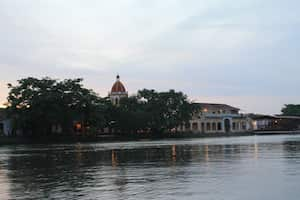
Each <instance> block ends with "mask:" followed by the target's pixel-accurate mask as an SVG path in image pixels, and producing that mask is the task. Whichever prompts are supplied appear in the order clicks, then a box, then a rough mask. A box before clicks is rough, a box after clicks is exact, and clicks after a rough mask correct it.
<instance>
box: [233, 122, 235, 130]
mask: <svg viewBox="0 0 300 200" xmlns="http://www.w3.org/2000/svg"><path fill="white" fill-rule="evenodd" d="M235 129H236V123H235V122H232V130H235Z"/></svg>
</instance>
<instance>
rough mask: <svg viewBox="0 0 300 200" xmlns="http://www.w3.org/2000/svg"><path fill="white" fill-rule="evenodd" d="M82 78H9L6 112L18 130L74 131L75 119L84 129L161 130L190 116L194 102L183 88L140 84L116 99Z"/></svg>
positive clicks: (34, 132)
mask: <svg viewBox="0 0 300 200" xmlns="http://www.w3.org/2000/svg"><path fill="white" fill-rule="evenodd" d="M82 81H83V79H80V78H79V79H65V80H56V79H52V78H49V77H46V78H42V79H38V78H33V77H28V78H24V79H21V80H18V82H17V84H16V85H12V84H8V88H9V90H10V91H9V95H8V98H7V100H8V104H7V109H6V110H7V113H8V116H9V118H10V119H11V120H12V124H13V130H14V132H16V131H17V130H21V131H22V133H23V134H24V135H31V136H44V135H51V134H55V133H56V129H57V128H58V127H59V129H60V131H59V132H60V133H61V134H74V133H75V131H76V126H75V125H76V124H77V125H79V126H78V127H77V128H80V131H81V132H82V133H87V134H96V133H98V132H101V131H103V129H109V130H113V131H114V132H115V133H120V134H126V133H151V134H162V133H164V132H166V131H170V130H172V129H174V128H176V127H178V126H179V125H181V124H182V123H184V122H187V121H189V120H190V119H191V117H192V114H193V112H194V111H195V109H196V108H195V106H194V104H193V103H191V102H190V101H189V100H188V98H187V96H186V95H185V94H183V93H182V92H176V91H174V90H169V91H167V92H157V91H155V90H149V89H143V90H139V91H138V93H137V94H136V95H134V96H130V97H128V98H122V99H121V101H120V103H119V105H113V104H112V103H111V101H110V99H109V97H100V96H99V95H98V94H96V93H95V92H94V91H93V90H90V89H86V88H84V86H83V84H82Z"/></svg>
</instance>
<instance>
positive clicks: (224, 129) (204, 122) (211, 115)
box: [179, 103, 252, 133]
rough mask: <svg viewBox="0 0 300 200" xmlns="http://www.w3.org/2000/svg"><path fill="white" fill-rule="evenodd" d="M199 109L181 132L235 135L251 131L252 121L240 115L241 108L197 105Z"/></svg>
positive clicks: (182, 127)
mask: <svg viewBox="0 0 300 200" xmlns="http://www.w3.org/2000/svg"><path fill="white" fill-rule="evenodd" d="M195 106H197V107H198V108H199V110H198V112H196V113H195V114H194V115H193V118H192V120H190V122H189V123H186V124H183V125H182V126H180V127H179V131H183V132H195V133H234V132H246V131H250V130H251V129H252V128H251V119H250V118H248V117H246V116H245V115H243V114H240V113H239V111H240V109H239V108H235V107H232V106H229V105H226V104H212V103H195Z"/></svg>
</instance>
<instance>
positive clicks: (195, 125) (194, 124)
mask: <svg viewBox="0 0 300 200" xmlns="http://www.w3.org/2000/svg"><path fill="white" fill-rule="evenodd" d="M192 128H193V130H194V131H197V130H198V123H196V122H194V123H193V124H192Z"/></svg>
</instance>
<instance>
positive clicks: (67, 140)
mask: <svg viewBox="0 0 300 200" xmlns="http://www.w3.org/2000/svg"><path fill="white" fill-rule="evenodd" d="M254 135H300V130H299V131H252V132H240V133H204V134H203V133H202V134H199V133H184V134H182V133H167V134H163V135H142V136H141V135H140V136H137V135H123V136H122V135H97V136H66V135H64V136H48V137H39V138H29V137H21V136H0V145H26V144H74V143H92V142H97V143H109V142H132V141H143V140H150V141H151V140H164V139H192V138H195V139H196V138H218V137H243V136H254Z"/></svg>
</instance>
